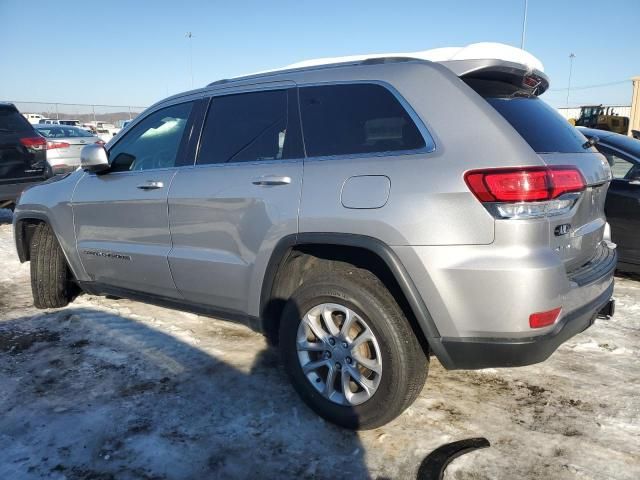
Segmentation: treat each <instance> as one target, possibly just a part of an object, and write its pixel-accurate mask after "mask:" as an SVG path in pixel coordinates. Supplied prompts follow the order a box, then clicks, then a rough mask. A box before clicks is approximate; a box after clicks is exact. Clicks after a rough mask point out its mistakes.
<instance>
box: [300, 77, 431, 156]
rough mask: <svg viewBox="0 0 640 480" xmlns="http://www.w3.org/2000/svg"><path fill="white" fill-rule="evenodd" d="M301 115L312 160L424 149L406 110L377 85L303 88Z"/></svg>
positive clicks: (301, 90) (423, 143)
mask: <svg viewBox="0 0 640 480" xmlns="http://www.w3.org/2000/svg"><path fill="white" fill-rule="evenodd" d="M300 110H301V113H302V125H303V133H304V141H305V146H306V148H307V155H308V156H310V157H317V156H325V155H352V154H358V153H375V152H393V151H402V150H415V149H420V148H423V147H424V146H425V141H424V138H422V135H421V134H420V132H419V131H418V128H417V127H416V124H415V123H414V122H413V120H412V119H411V117H410V116H409V114H408V113H407V111H406V110H405V109H404V108H403V106H402V105H401V104H400V102H399V101H398V100H397V99H396V97H394V96H393V94H392V93H391V92H390V91H389V90H387V89H386V88H384V87H382V86H381V85H374V84H348V85H325V86H317V87H303V88H300Z"/></svg>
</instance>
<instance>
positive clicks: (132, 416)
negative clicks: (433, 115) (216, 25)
mask: <svg viewBox="0 0 640 480" xmlns="http://www.w3.org/2000/svg"><path fill="white" fill-rule="evenodd" d="M8 222H10V215H9V214H5V215H4V217H3V216H2V214H1V213H0V411H1V412H2V416H1V417H0V479H32V478H50V479H64V478H66V479H85V480H88V479H112V478H117V479H121V478H122V479H134V478H135V479H139V478H143V479H174V478H175V479H195V478H198V479H201V478H202V479H204V478H225V479H226V478H334V477H342V478H350V479H358V478H379V479H383V478H389V479H407V478H415V476H416V473H417V471H418V467H419V465H420V462H421V461H422V460H423V459H424V457H425V456H426V455H427V454H428V453H429V452H431V451H432V450H434V449H435V448H437V447H438V446H440V445H442V444H444V443H448V442H452V441H456V440H461V439H465V438H471V437H486V438H487V439H488V440H489V441H490V442H491V447H490V448H488V449H483V450H478V451H475V452H473V453H470V454H467V455H463V456H462V457H459V458H458V459H456V460H455V461H453V462H452V463H451V465H450V466H449V468H448V469H447V474H446V477H445V478H446V479H448V480H453V479H456V480H464V479H502V478H506V479H513V478H518V479H574V478H578V479H637V478H640V421H639V413H640V412H639V410H640V395H639V393H640V369H639V368H638V357H639V350H640V349H639V340H640V333H639V332H640V281H637V280H633V279H629V278H619V279H618V280H617V285H616V291H615V296H616V298H617V300H618V312H617V314H616V316H615V317H614V319H613V320H611V321H598V322H597V323H596V325H595V326H594V327H592V328H591V329H589V330H588V331H587V332H585V333H583V334H581V335H578V336H576V337H574V338H573V339H572V340H570V341H569V342H567V343H566V344H565V345H564V346H563V347H561V348H560V350H559V351H558V352H556V353H555V354H554V355H553V356H552V357H551V359H549V360H548V361H547V362H545V363H543V364H540V365H534V366H530V367H525V368H517V369H500V370H498V369H496V370H485V371H477V372H447V371H445V370H444V369H443V368H442V367H441V366H440V365H439V364H438V362H437V361H435V360H434V361H432V364H431V371H430V375H429V379H428V381H427V386H426V387H425V389H424V391H423V392H422V394H421V395H420V397H419V398H418V400H417V401H416V403H415V404H414V405H413V406H412V407H410V408H409V409H408V410H407V412H405V413H404V414H403V415H402V416H401V417H399V418H398V419H397V420H395V421H394V422H392V423H390V424H388V425H386V426H384V427H382V428H379V429H377V430H373V431H368V432H361V433H354V432H349V431H345V430H342V429H340V428H337V427H334V426H333V425H330V424H328V423H326V422H324V421H322V420H321V419H320V418H318V417H317V416H316V415H315V414H313V413H312V412H310V411H309V410H308V409H307V408H306V407H305V406H304V405H303V403H302V402H301V401H300V400H299V399H298V398H297V396H296V395H295V393H294V392H293V390H292V388H291V387H290V386H289V383H288V381H287V379H286V377H285V375H284V374H283V372H282V370H281V369H280V368H279V366H278V361H277V354H276V352H274V351H272V350H271V349H269V348H267V344H266V342H265V341H264V339H263V338H262V336H260V335H258V334H256V333H254V332H252V331H250V330H249V329H247V328H245V327H243V326H239V325H234V324H231V323H226V322H222V321H218V320H213V319H210V318H206V317H201V316H197V315H192V314H188V313H182V312H178V311H174V310H168V309H164V308H159V307H154V306H149V305H144V304H141V303H136V302H131V301H127V300H114V299H106V298H99V297H92V296H81V297H79V298H78V299H76V301H75V302H73V304H71V305H70V306H68V307H67V308H64V309H61V310H55V311H38V310H36V309H34V308H33V306H32V304H31V292H30V287H29V265H28V264H24V265H20V263H19V262H18V260H17V257H16V253H15V249H14V246H13V239H12V235H11V225H10V224H9V223H8Z"/></svg>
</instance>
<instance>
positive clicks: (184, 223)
mask: <svg viewBox="0 0 640 480" xmlns="http://www.w3.org/2000/svg"><path fill="white" fill-rule="evenodd" d="M483 47H486V45H483ZM451 50H453V51H449V53H450V54H451V56H447V57H446V58H443V57H445V55H444V54H443V52H442V51H440V52H439V53H438V54H437V55H435V54H433V53H431V52H422V53H420V54H412V55H403V56H402V57H401V58H398V57H397V56H396V57H394V58H384V57H383V58H373V59H372V58H367V57H364V58H357V59H354V58H352V59H348V60H339V61H338V63H332V64H329V65H322V64H316V65H310V66H306V67H304V66H303V67H295V68H290V69H285V70H278V71H272V72H266V73H262V74H256V75H253V76H248V77H242V78H237V79H232V80H226V81H223V82H214V83H212V84H210V85H209V86H208V87H206V88H203V89H199V90H194V91H191V92H185V93H182V94H179V95H175V96H172V97H170V98H168V99H166V100H163V101H161V102H159V103H157V104H155V105H154V106H152V107H150V108H149V109H147V110H146V111H145V112H144V113H143V114H141V115H139V116H138V117H137V118H136V119H135V120H134V122H133V123H132V124H131V125H130V126H129V127H128V128H127V130H125V131H124V132H123V134H122V135H121V136H119V137H116V138H115V139H114V141H113V142H112V143H111V144H109V145H108V146H107V148H106V149H105V148H104V147H102V146H99V145H91V146H88V147H85V148H84V149H83V152H82V167H83V169H84V171H83V170H80V169H79V170H77V171H76V172H74V173H72V174H71V175H69V176H67V177H65V178H63V179H61V180H59V181H57V182H54V183H50V184H48V185H43V186H38V187H35V188H32V189H30V190H28V191H27V192H25V194H24V195H23V196H22V198H21V200H20V204H19V205H18V207H17V209H16V215H15V219H14V224H15V232H16V233H15V235H16V246H17V251H18V255H19V258H20V260H21V261H22V262H24V261H29V260H30V261H31V275H32V286H33V296H34V303H35V305H36V306H37V307H39V308H57V307H62V306H64V305H66V304H67V303H68V302H69V301H71V300H72V298H73V295H74V294H75V291H76V290H75V289H81V290H82V291H85V292H90V293H92V294H100V295H101V294H111V295H115V296H118V297H126V298H133V299H138V300H142V301H145V302H150V303H157V304H161V305H165V306H173V307H175V308H180V309H185V310H190V311H195V312H200V313H204V314H209V315H214V316H217V317H220V318H226V319H232V320H236V321H241V322H246V323H247V324H248V325H250V326H251V327H253V328H255V329H256V330H259V331H261V332H264V333H265V334H266V335H267V337H268V338H269V339H270V340H271V341H272V342H274V343H279V346H280V351H281V355H282V360H283V363H284V366H285V368H286V370H287V372H288V374H289V377H290V379H291V381H292V383H293V385H294V387H295V388H296V390H297V391H298V393H299V394H300V396H301V397H302V398H303V399H304V401H306V402H307V403H308V405H309V406H310V407H311V408H312V409H314V410H315V411H316V412H318V413H319V414H320V415H322V416H323V417H324V418H326V419H328V420H330V421H332V422H335V423H337V424H339V425H342V426H346V427H350V428H375V427H377V426H380V425H382V424H384V423H386V422H388V421H390V420H391V419H393V418H394V417H396V416H397V415H399V414H400V413H401V412H402V411H403V410H404V409H405V408H407V407H408V406H409V405H410V404H411V403H412V402H413V401H414V400H415V399H416V397H417V396H418V394H419V393H420V391H421V390H422V387H423V384H424V382H425V379H426V376H427V367H428V362H429V357H430V355H435V356H436V357H437V358H438V360H439V361H440V363H441V364H442V365H443V366H444V367H445V368H447V369H479V368H489V367H513V366H519V365H528V364H532V363H536V362H540V361H543V360H545V359H546V358H547V357H549V355H551V354H552V352H553V351H554V350H555V349H556V348H557V347H558V346H559V345H560V344H562V343H563V342H564V341H566V340H567V339H568V338H570V337H572V336H573V335H575V334H577V333H579V332H581V331H583V330H584V329H586V328H588V327H589V326H590V325H591V324H592V323H593V321H594V318H595V317H596V316H597V315H598V314H599V312H600V314H601V315H610V314H611V313H612V305H613V304H612V301H611V295H612V292H613V272H614V268H615V263H616V252H615V248H614V247H613V246H612V245H610V244H608V243H607V242H606V241H604V230H605V223H606V222H605V217H604V200H605V193H606V189H607V186H608V183H609V180H610V178H611V171H610V168H609V165H608V164H607V162H606V161H604V158H603V157H602V155H601V154H600V153H598V152H597V151H596V150H595V149H593V148H591V147H589V146H588V145H587V146H585V142H586V139H585V138H584V137H583V136H582V135H581V134H580V133H579V132H578V131H577V130H576V129H575V128H574V127H572V126H570V125H569V124H568V123H567V122H566V121H565V120H564V119H563V118H562V117H561V116H559V114H558V113H557V112H556V111H555V110H554V109H553V108H551V107H549V106H548V105H547V104H545V103H544V102H543V101H542V100H540V99H539V98H538V95H540V94H541V93H543V92H544V91H545V90H546V89H547V87H548V79H547V77H546V76H545V74H544V73H543V72H542V71H541V69H542V67H541V65H540V67H539V68H538V67H537V65H538V64H539V62H538V61H537V59H535V58H533V57H531V56H528V54H526V52H523V51H521V50H519V49H513V47H507V46H500V48H499V49H498V50H499V52H500V56H498V57H488V56H487V55H488V53H487V49H486V48H484V49H483V48H471V47H469V49H455V48H454V49H451ZM507 53H508V54H510V56H509V55H506V54H507ZM413 55H415V56H414V58H407V57H410V56H413ZM454 57H455V58H456V59H453V58H454ZM505 57H507V58H505ZM436 58H437V59H438V61H437V62H434V61H429V60H434V59H436ZM487 58H490V59H489V60H487ZM303 166H304V168H303ZM303 180H304V181H303ZM67 262H68V263H67Z"/></svg>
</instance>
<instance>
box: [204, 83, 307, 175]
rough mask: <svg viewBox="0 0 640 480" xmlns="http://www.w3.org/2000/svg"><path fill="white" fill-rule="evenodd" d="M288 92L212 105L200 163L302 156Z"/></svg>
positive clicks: (225, 98)
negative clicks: (290, 115) (291, 116)
mask: <svg viewBox="0 0 640 480" xmlns="http://www.w3.org/2000/svg"><path fill="white" fill-rule="evenodd" d="M288 96H289V93H288V91H287V90H274V91H264V92H250V93H240V94H235V95H226V96H221V97H215V98H213V99H212V101H211V105H210V107H209V112H208V113H207V119H206V121H205V124H204V129H203V132H202V137H201V140H200V152H199V154H198V160H197V163H198V164H200V165H207V164H213V163H235V162H255V161H265V160H266V161H268V160H286V159H290V158H298V157H301V156H302V152H301V151H300V149H299V142H298V140H297V131H296V128H295V121H290V119H289V114H288V112H289V101H288Z"/></svg>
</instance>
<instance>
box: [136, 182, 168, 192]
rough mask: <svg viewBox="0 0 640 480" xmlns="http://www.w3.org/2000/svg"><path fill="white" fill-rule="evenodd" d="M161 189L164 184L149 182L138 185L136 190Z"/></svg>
mask: <svg viewBox="0 0 640 480" xmlns="http://www.w3.org/2000/svg"><path fill="white" fill-rule="evenodd" d="M162 187H164V183H162V182H155V181H153V180H149V181H147V182H146V183H142V184H140V185H138V186H137V187H136V188H139V189H140V190H157V189H158V188H162Z"/></svg>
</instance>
